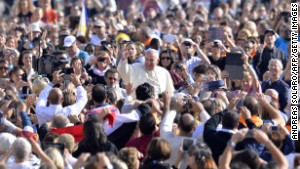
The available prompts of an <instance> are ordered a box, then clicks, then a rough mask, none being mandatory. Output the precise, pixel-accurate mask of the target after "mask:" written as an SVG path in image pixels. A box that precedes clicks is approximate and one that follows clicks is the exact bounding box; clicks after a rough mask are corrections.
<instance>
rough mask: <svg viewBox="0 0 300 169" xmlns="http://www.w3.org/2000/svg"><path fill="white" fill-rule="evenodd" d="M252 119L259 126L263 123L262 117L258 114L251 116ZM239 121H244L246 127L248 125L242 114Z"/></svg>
mask: <svg viewBox="0 0 300 169" xmlns="http://www.w3.org/2000/svg"><path fill="white" fill-rule="evenodd" d="M251 120H252V122H253V123H254V124H255V126H256V127H259V126H261V125H263V121H262V119H261V118H260V117H258V116H251ZM239 122H240V123H242V124H243V125H244V126H245V127H248V126H247V123H246V120H245V119H244V118H243V116H242V115H240V120H239Z"/></svg>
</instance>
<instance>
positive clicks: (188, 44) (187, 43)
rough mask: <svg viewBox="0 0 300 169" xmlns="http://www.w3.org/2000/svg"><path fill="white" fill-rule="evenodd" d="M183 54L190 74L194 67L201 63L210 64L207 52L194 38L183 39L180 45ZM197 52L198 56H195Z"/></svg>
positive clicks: (183, 59)
mask: <svg viewBox="0 0 300 169" xmlns="http://www.w3.org/2000/svg"><path fill="white" fill-rule="evenodd" d="M180 50H181V54H182V61H183V62H184V63H185V65H186V66H187V69H188V72H189V74H192V73H193V69H194V68H195V67H197V66H198V65H200V64H208V65H209V64H210V61H209V59H208V57H207V56H206V54H205V53H204V52H203V51H202V50H201V49H200V47H199V44H197V43H195V42H193V41H192V39H189V38H186V39H183V40H182V42H181V45H180ZM195 52H197V55H198V56H194V53H195Z"/></svg>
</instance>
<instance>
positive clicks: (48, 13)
mask: <svg viewBox="0 0 300 169" xmlns="http://www.w3.org/2000/svg"><path fill="white" fill-rule="evenodd" d="M39 4H40V6H41V8H42V9H43V17H42V21H43V22H44V23H46V24H55V23H56V22H57V14H56V12H55V11H54V10H53V9H52V8H51V0H39Z"/></svg>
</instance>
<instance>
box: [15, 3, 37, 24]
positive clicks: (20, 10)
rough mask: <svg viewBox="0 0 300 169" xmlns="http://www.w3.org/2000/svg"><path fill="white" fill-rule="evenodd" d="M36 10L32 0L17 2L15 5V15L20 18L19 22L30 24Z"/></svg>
mask: <svg viewBox="0 0 300 169" xmlns="http://www.w3.org/2000/svg"><path fill="white" fill-rule="evenodd" d="M34 10H35V6H34V4H33V2H32V1H31V0H16V1H15V3H14V5H13V14H14V16H18V18H19V19H20V21H19V22H24V23H26V24H28V23H30V17H31V16H32V14H33V12H34Z"/></svg>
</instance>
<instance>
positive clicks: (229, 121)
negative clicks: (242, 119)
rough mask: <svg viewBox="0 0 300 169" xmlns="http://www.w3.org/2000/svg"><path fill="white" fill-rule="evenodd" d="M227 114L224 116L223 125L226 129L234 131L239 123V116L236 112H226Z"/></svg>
mask: <svg viewBox="0 0 300 169" xmlns="http://www.w3.org/2000/svg"><path fill="white" fill-rule="evenodd" d="M225 111H226V112H225V114H224V116H223V120H222V124H223V128H225V129H234V128H235V126H236V125H237V124H238V123H239V114H238V113H237V112H236V111H233V110H230V111H227V110H225Z"/></svg>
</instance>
